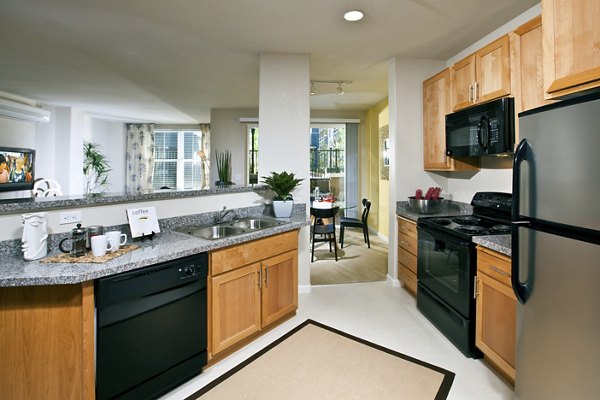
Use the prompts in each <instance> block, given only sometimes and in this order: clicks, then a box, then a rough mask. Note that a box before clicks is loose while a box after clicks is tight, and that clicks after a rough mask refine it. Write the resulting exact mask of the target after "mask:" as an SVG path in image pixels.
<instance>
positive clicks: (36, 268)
mask: <svg viewBox="0 0 600 400" xmlns="http://www.w3.org/2000/svg"><path fill="white" fill-rule="evenodd" d="M279 220H282V219H279ZM284 220H285V221H286V222H288V223H286V224H283V225H278V226H276V227H273V228H268V229H262V230H256V231H252V232H248V233H244V234H241V235H236V236H230V237H228V238H224V239H217V240H204V239H200V238H196V237H193V236H189V235H186V234H183V233H178V232H174V231H172V230H169V229H166V230H162V231H161V233H159V234H157V235H156V236H155V238H154V239H153V240H145V241H143V242H142V241H135V242H134V243H135V244H139V245H140V246H141V247H140V248H139V249H136V250H133V251H131V252H129V253H125V254H123V255H121V256H119V257H116V258H114V259H112V260H110V261H107V262H105V263H41V262H40V260H35V261H24V260H23V257H22V256H21V255H19V256H17V255H5V257H4V259H3V260H2V264H1V267H0V287H7V286H35V285H59V284H74V283H80V282H85V281H89V280H93V279H97V278H102V277H105V276H109V275H114V274H118V273H121V272H126V271H131V270H134V269H138V268H142V267H146V266H149V265H153V264H157V263H161V262H165V261H170V260H173V259H177V258H181V257H186V256H190V255H194V254H198V253H201V252H205V251H211V250H216V249H219V248H223V247H227V246H232V245H235V244H238V243H244V242H248V241H250V240H255V239H260V238H263V237H267V236H272V235H275V234H278V233H283V232H288V231H291V230H295V229H300V228H301V227H303V226H305V225H308V224H309V223H310V221H308V220H307V219H306V217H305V215H301V214H299V215H296V214H293V215H292V217H291V218H289V219H284ZM56 254H59V253H58V251H56V250H55V251H52V252H50V253H49V254H48V256H53V255H56Z"/></svg>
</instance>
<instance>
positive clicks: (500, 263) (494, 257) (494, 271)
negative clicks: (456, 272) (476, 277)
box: [477, 247, 512, 286]
mask: <svg viewBox="0 0 600 400" xmlns="http://www.w3.org/2000/svg"><path fill="white" fill-rule="evenodd" d="M477 272H478V273H479V272H482V273H484V274H486V275H488V276H490V277H492V278H494V279H496V280H497V281H498V282H501V283H503V284H505V285H507V286H512V283H511V280H510V273H511V263H510V258H508V257H506V256H505V255H502V254H500V253H496V252H492V251H491V250H487V249H484V248H481V247H478V248H477Z"/></svg>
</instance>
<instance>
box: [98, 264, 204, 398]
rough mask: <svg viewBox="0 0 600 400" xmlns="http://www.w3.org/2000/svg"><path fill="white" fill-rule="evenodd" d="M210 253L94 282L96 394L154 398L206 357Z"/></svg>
mask: <svg viewBox="0 0 600 400" xmlns="http://www.w3.org/2000/svg"><path fill="white" fill-rule="evenodd" d="M207 275H208V255H207V253H201V254H198V255H194V256H190V257H185V258H180V259H176V260H172V261H168V262H165V263H162V264H157V265H153V266H149V267H145V268H143V269H139V270H136V271H131V272H125V273H122V274H118V275H113V276H109V277H106V278H101V279H98V280H97V281H96V285H95V297H96V318H97V324H96V399H97V400H105V399H135V400H141V399H155V398H157V397H159V396H160V395H162V394H164V393H166V392H168V391H169V390H171V389H173V388H175V387H177V386H179V385H180V384H181V383H183V382H185V381H186V380H188V379H190V378H192V377H194V376H196V375H198V374H200V372H201V371H202V367H203V366H204V365H205V364H206V360H207V351H206V343H207V327H206V312H207V307H206V277H207Z"/></svg>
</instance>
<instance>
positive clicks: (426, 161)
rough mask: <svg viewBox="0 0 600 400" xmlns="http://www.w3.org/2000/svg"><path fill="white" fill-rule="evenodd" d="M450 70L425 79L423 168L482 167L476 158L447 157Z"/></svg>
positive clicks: (455, 168) (460, 168)
mask: <svg viewBox="0 0 600 400" xmlns="http://www.w3.org/2000/svg"><path fill="white" fill-rule="evenodd" d="M450 112H451V109H450V69H448V68H446V69H445V70H443V71H442V72H440V73H438V74H436V75H434V76H432V77H431V78H429V79H427V80H426V81H424V82H423V167H424V169H425V170H428V171H463V170H474V169H475V170H477V169H479V167H478V164H477V161H476V160H470V159H469V160H458V159H454V158H452V157H447V156H446V114H448V113H450Z"/></svg>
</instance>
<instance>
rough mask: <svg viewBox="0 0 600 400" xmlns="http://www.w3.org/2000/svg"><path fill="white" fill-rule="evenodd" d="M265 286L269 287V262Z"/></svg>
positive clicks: (266, 267) (266, 269)
mask: <svg viewBox="0 0 600 400" xmlns="http://www.w3.org/2000/svg"><path fill="white" fill-rule="evenodd" d="M265 286H266V287H269V264H265Z"/></svg>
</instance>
